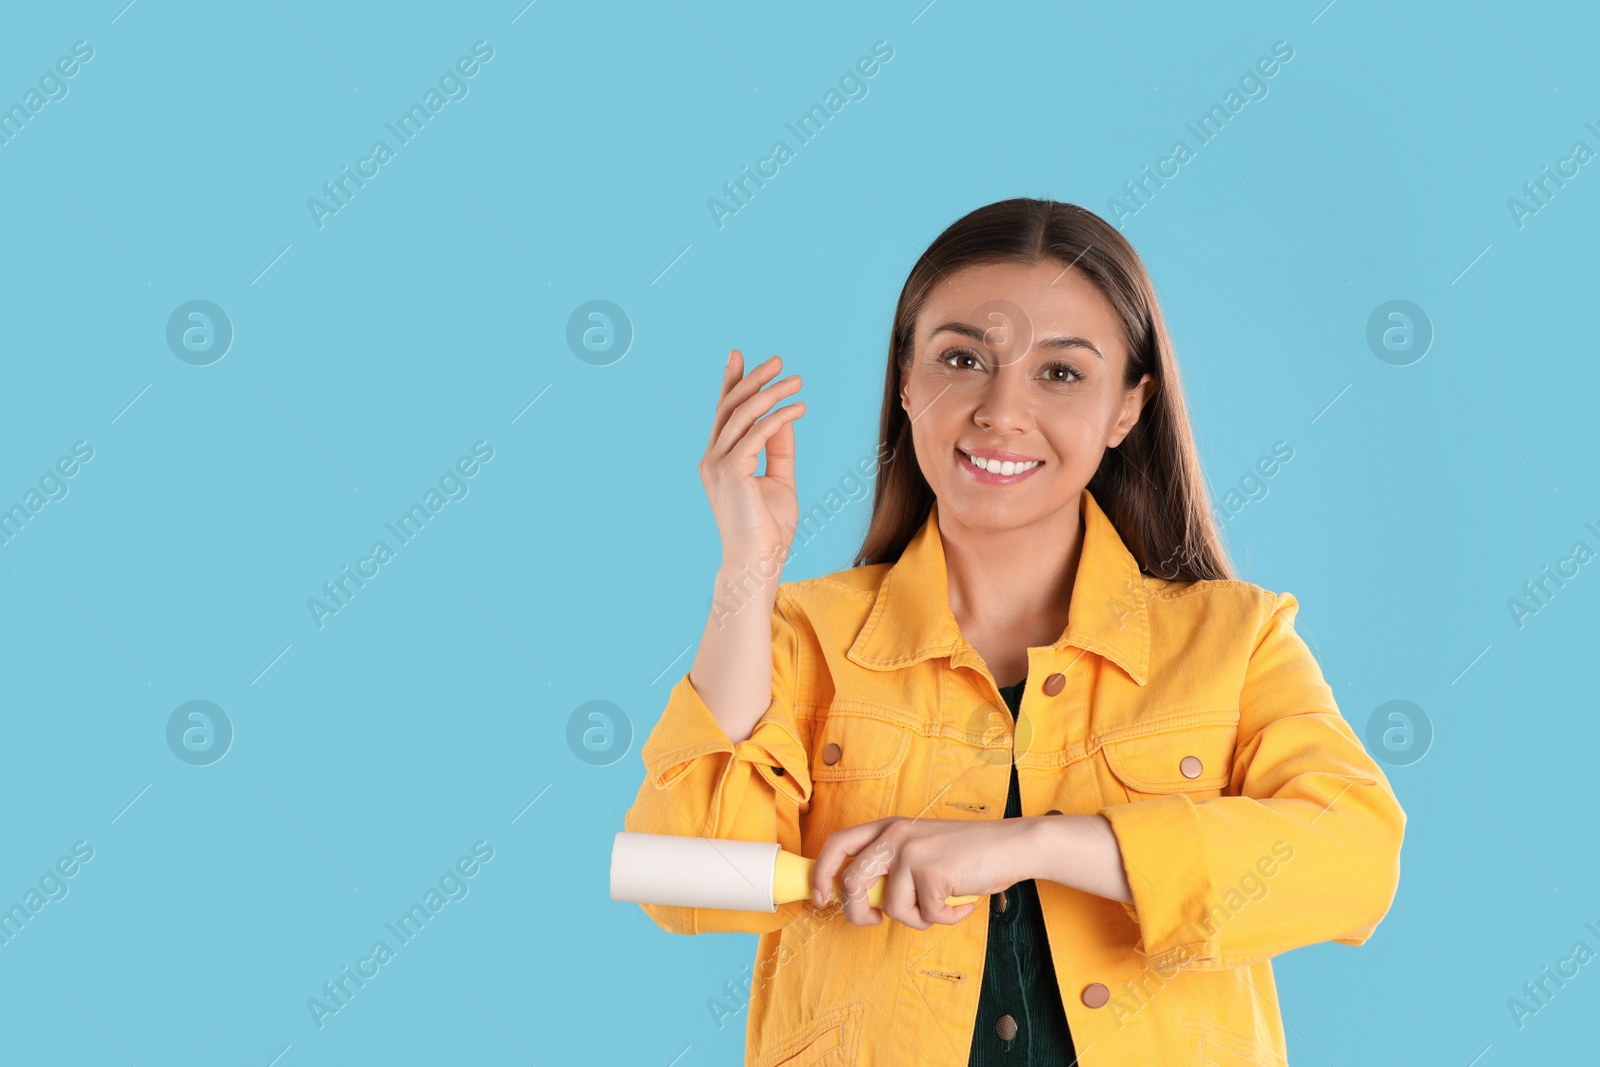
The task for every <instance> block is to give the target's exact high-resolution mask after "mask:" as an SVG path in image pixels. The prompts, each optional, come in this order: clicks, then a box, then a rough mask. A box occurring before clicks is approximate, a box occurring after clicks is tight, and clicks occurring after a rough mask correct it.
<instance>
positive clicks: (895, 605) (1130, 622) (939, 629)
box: [846, 488, 1150, 685]
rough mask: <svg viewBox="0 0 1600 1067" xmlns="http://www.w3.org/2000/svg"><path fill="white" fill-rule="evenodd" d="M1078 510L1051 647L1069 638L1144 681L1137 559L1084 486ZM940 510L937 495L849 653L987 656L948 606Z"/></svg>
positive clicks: (1145, 639) (866, 661) (896, 657)
mask: <svg viewBox="0 0 1600 1067" xmlns="http://www.w3.org/2000/svg"><path fill="white" fill-rule="evenodd" d="M1078 511H1079V514H1080V515H1081V516H1082V519H1083V552H1082V555H1081V557H1080V559H1079V562H1078V574H1077V577H1076V578H1075V579H1074V584H1073V587H1072V603H1071V605H1070V606H1069V608H1068V610H1067V628H1066V629H1065V630H1064V631H1063V632H1062V634H1061V636H1060V638H1058V639H1057V640H1056V642H1055V644H1054V645H1053V646H1052V647H1053V648H1054V649H1055V650H1056V651H1057V652H1062V651H1065V649H1066V648H1067V647H1068V646H1069V645H1070V646H1073V647H1076V648H1081V649H1085V650H1087V651H1089V652H1094V653H1096V654H1097V655H1101V656H1104V657H1105V658H1106V659H1109V660H1110V661H1111V662H1113V663H1115V664H1116V665H1117V666H1119V667H1121V668H1122V669H1123V670H1124V671H1126V672H1127V674H1128V676H1129V677H1131V678H1132V679H1133V680H1134V681H1135V682H1137V683H1138V684H1140V685H1144V684H1145V680H1146V678H1147V677H1148V673H1149V666H1150V625H1149V623H1150V620H1149V616H1148V612H1147V600H1148V597H1146V596H1145V595H1143V593H1142V590H1143V586H1142V585H1141V582H1140V573H1139V564H1138V561H1137V560H1135V559H1134V558H1133V555H1132V553H1130V552H1129V551H1128V549H1127V546H1126V545H1124V544H1123V542H1122V538H1121V537H1120V536H1119V535H1118V534H1117V529H1116V527H1115V526H1113V525H1112V524H1111V520H1110V518H1108V517H1107V516H1106V514H1105V512H1104V511H1102V510H1101V509H1100V505H1099V503H1098V502H1096V500H1095V499H1094V496H1093V494H1091V493H1090V492H1089V490H1088V489H1087V488H1085V489H1084V490H1083V495H1082V497H1081V498H1080V499H1079V502H1078ZM938 515H939V505H938V503H937V501H936V502H935V503H934V504H933V506H932V507H931V508H930V509H929V511H928V517H927V518H926V519H925V520H924V521H923V524H922V527H921V528H920V529H919V530H918V531H917V533H916V535H915V536H913V537H912V539H911V542H910V543H909V544H908V545H907V546H906V549H905V551H904V552H903V553H901V555H900V559H899V560H898V561H897V562H895V563H894V564H893V565H892V566H891V567H890V568H889V571H888V573H887V574H885V575H884V578H883V583H882V584H881V585H880V586H879V589H878V596H877V601H876V603H875V604H874V605H873V608H872V613H871V614H870V615H868V616H867V621H866V622H865V623H864V624H863V625H862V627H861V631H860V633H858V634H857V635H856V639H855V643H854V644H852V645H851V646H850V650H849V652H848V653H846V655H847V657H848V658H849V659H850V661H851V662H853V663H856V664H859V665H860V666H863V667H869V668H871V669H873V670H880V671H887V670H894V669H897V668H900V667H906V666H909V665H911V664H913V663H918V662H921V661H922V660H924V659H929V658H932V657H934V656H949V657H950V658H951V663H952V665H961V664H967V665H971V666H978V665H979V664H981V663H982V657H980V656H979V655H978V653H977V651H976V650H975V649H974V648H972V646H971V645H969V644H967V643H966V641H965V640H963V639H962V637H961V629H960V627H959V626H958V625H957V623H956V620H955V616H954V615H953V614H951V611H950V593H949V584H948V578H947V572H946V570H945V559H944V542H943V540H942V539H941V537H940V535H939V522H938Z"/></svg>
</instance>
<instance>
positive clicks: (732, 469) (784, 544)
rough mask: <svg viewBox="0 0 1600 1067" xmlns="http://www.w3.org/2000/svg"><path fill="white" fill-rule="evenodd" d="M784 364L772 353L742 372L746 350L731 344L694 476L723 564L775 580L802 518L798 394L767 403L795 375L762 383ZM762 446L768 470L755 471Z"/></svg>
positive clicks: (784, 391) (795, 383) (786, 389)
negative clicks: (712, 519)
mask: <svg viewBox="0 0 1600 1067" xmlns="http://www.w3.org/2000/svg"><path fill="white" fill-rule="evenodd" d="M782 367H783V361H782V360H781V359H779V358H778V357H777V356H773V357H772V358H771V359H769V360H767V361H766V362H765V363H762V364H760V365H759V366H757V367H756V368H755V369H754V370H752V371H751V372H750V373H749V374H746V373H744V356H743V355H742V354H741V353H740V352H739V350H738V349H734V350H733V353H732V355H731V357H730V358H729V360H728V366H727V368H726V369H725V370H724V371H723V373H722V391H721V393H720V395H719V396H718V397H717V414H716V419H715V420H714V421H713V422H712V424H711V444H710V446H709V447H708V448H707V449H706V454H705V456H704V458H702V459H701V460H700V481H701V483H702V484H703V485H704V486H705V489H706V496H707V497H709V498H710V500H711V511H712V513H713V514H714V515H715V516H716V520H717V530H718V531H719V532H720V533H721V535H722V563H723V566H724V567H725V568H727V567H730V565H731V566H732V567H735V568H738V567H745V566H748V567H751V568H754V569H756V570H757V571H758V573H759V574H760V576H761V577H762V578H764V579H767V580H770V581H771V582H772V583H773V584H774V585H776V582H777V576H778V573H779V572H780V571H781V569H782V567H783V562H784V558H785V556H786V554H787V552H788V549H789V543H790V541H792V540H793V538H794V531H795V526H796V524H797V523H798V522H799V518H800V502H799V496H798V494H797V492H796V490H795V484H794V420H795V419H798V418H799V417H800V416H801V415H803V414H805V402H804V401H797V402H796V403H793V404H790V405H789V406H787V407H783V408H779V409H778V410H777V411H772V410H771V409H772V405H774V404H776V403H777V402H778V401H779V400H781V399H782V398H783V397H785V396H789V395H792V394H794V393H796V392H798V391H799V389H800V376H799V375H798V374H791V375H790V376H789V377H787V378H785V379H783V380H782V381H780V382H778V383H777V384H775V385H772V386H770V387H768V388H763V387H764V386H767V384H768V383H769V382H771V381H772V379H773V378H774V377H775V376H776V375H777V373H778V371H779V370H781V369H782ZM768 412H771V413H770V414H768ZM762 416H766V417H765V418H763V417H762ZM763 448H765V449H766V452H767V469H766V473H765V474H763V475H762V476H761V477H759V478H758V477H756V465H757V459H758V456H759V454H760V452H761V450H762V449H763ZM769 572H770V573H769Z"/></svg>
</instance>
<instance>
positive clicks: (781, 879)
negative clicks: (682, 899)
mask: <svg viewBox="0 0 1600 1067" xmlns="http://www.w3.org/2000/svg"><path fill="white" fill-rule="evenodd" d="M816 866H817V861H816V860H814V859H809V858H808V857H805V856H796V855H795V854H794V853H793V852H788V851H785V850H784V849H781V848H780V849H779V850H778V861H777V865H776V866H775V867H774V868H773V871H772V903H773V904H788V903H790V902H791V901H796V900H810V899H811V872H812V870H814V869H815V868H816ZM888 881H889V877H888V875H880V876H879V877H878V878H877V879H876V880H875V881H874V882H873V883H872V884H871V885H870V886H868V887H867V903H868V904H870V905H871V906H872V907H874V908H877V909H879V910H880V911H881V910H882V909H883V887H884V885H885V884H886V883H887V882H888ZM829 899H830V900H838V899H839V894H838V892H837V891H835V892H834V894H833V896H832V897H830V898H829ZM981 899H982V896H981V895H978V896H964V897H945V898H944V902H945V903H946V904H948V905H950V906H951V907H952V908H958V907H960V906H961V905H963V904H971V903H972V902H973V901H975V900H981Z"/></svg>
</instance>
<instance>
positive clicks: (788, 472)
mask: <svg viewBox="0 0 1600 1067" xmlns="http://www.w3.org/2000/svg"><path fill="white" fill-rule="evenodd" d="M805 413H806V404H805V401H804V400H796V401H795V402H794V403H793V404H790V405H788V406H787V407H781V408H779V409H778V410H777V411H774V412H773V413H772V414H770V415H768V416H767V417H766V418H764V419H762V420H761V421H760V422H758V423H756V424H755V425H754V426H752V427H751V428H750V430H749V432H747V433H746V434H745V435H744V436H743V437H742V438H740V439H739V441H738V443H737V444H735V445H734V446H733V448H731V449H729V450H728V458H729V459H730V460H732V461H733V464H734V466H735V467H737V468H738V469H739V470H744V469H745V468H746V467H747V466H748V468H749V470H750V473H751V474H754V473H755V470H756V464H755V458H756V455H757V453H759V452H760V451H761V449H762V448H763V447H765V448H766V450H767V473H768V474H772V475H777V476H778V479H779V481H784V482H789V483H793V482H794V431H793V428H792V427H793V426H794V420H795V419H798V418H799V417H800V416H802V415H804V414H805ZM785 430H787V431H788V440H787V441H783V440H780V438H779V436H778V435H779V434H780V433H781V432H783V431H785ZM780 453H781V454H780ZM774 461H776V462H777V468H776V469H774V467H773V463H774Z"/></svg>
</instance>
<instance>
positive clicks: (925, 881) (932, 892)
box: [912, 871, 978, 930]
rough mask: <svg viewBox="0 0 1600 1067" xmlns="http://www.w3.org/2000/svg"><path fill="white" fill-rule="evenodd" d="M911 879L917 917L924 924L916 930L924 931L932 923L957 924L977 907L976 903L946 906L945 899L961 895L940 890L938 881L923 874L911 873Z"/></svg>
mask: <svg viewBox="0 0 1600 1067" xmlns="http://www.w3.org/2000/svg"><path fill="white" fill-rule="evenodd" d="M912 879H913V881H914V882H915V885H916V894H917V916H918V917H919V918H920V919H921V920H922V921H923V923H924V924H925V925H923V926H920V927H918V929H921V930H926V929H927V928H928V927H929V926H932V925H933V924H934V923H945V924H951V923H958V922H960V921H961V920H962V919H965V918H966V917H967V916H968V915H971V914H972V912H973V910H974V909H975V908H977V906H978V902H977V901H973V902H971V903H969V904H957V905H956V906H954V907H951V906H950V905H949V904H946V903H945V902H944V901H945V898H946V897H954V896H961V895H962V894H959V893H955V892H952V891H951V890H950V889H949V888H948V887H945V888H940V885H939V883H938V881H936V880H935V879H933V878H931V877H929V876H928V875H927V874H926V873H925V872H920V871H919V872H915V873H913V875H912ZM912 925H914V924H912Z"/></svg>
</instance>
